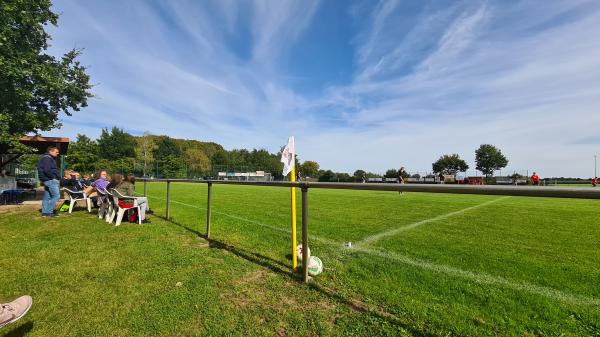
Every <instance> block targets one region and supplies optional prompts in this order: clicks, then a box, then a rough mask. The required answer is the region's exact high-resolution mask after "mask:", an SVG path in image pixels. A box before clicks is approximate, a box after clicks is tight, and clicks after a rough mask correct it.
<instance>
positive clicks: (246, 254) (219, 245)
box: [153, 214, 434, 336]
mask: <svg viewBox="0 0 600 337" xmlns="http://www.w3.org/2000/svg"><path fill="white" fill-rule="evenodd" d="M153 215H154V216H155V217H158V218H160V219H163V220H165V221H168V222H170V223H172V224H175V225H177V226H180V227H182V228H184V229H185V230H187V231H189V232H191V233H194V234H196V235H197V236H199V237H202V238H204V239H206V240H207V241H208V244H209V248H212V249H220V250H226V251H228V252H229V253H232V254H234V255H236V256H238V257H240V258H242V259H244V260H246V261H249V262H252V263H254V264H257V265H259V266H261V267H264V268H266V269H269V270H270V271H272V272H274V273H276V274H279V275H283V276H285V277H287V278H289V279H291V280H293V281H296V282H298V283H301V284H302V285H303V281H302V275H301V274H300V273H296V272H294V271H293V270H292V268H290V266H288V265H286V264H284V263H282V262H281V261H277V260H275V259H273V258H270V257H268V256H265V255H262V254H259V253H256V252H251V251H248V250H244V249H241V248H239V247H235V246H233V245H230V244H227V243H225V242H223V241H218V240H215V239H208V238H207V237H206V235H205V234H203V233H200V232H199V231H197V230H195V229H193V228H190V227H189V226H187V225H185V224H182V223H178V222H176V221H174V220H173V219H167V218H166V217H164V216H160V215H156V214H153ZM290 260H291V256H290ZM300 268H301V267H300ZM307 286H308V287H310V288H311V289H313V290H315V291H318V292H320V293H322V294H324V295H325V296H327V297H329V298H331V299H333V300H334V301H336V302H339V303H342V304H344V305H347V306H349V307H351V308H352V309H353V310H355V311H359V312H364V313H367V314H369V315H373V316H375V317H377V318H379V319H381V320H385V321H387V322H388V323H391V324H394V325H397V326H400V327H402V328H403V329H405V330H407V331H408V332H409V333H410V334H412V335H414V336H434V334H432V333H428V332H426V331H423V330H421V329H418V328H415V327H414V326H412V325H411V324H410V323H409V322H407V321H403V320H401V319H400V318H398V317H397V316H396V315H394V314H391V313H388V312H386V311H384V310H382V309H380V308H378V307H377V306H375V305H370V304H367V303H364V302H362V301H359V300H356V299H353V298H350V297H347V296H344V295H342V294H340V293H338V292H337V291H336V290H335V289H332V288H329V287H326V286H323V285H320V284H318V283H316V282H315V281H314V280H313V281H312V282H310V283H309V284H308V285H307Z"/></svg>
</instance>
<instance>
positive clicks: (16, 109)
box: [0, 0, 92, 153]
mask: <svg viewBox="0 0 600 337" xmlns="http://www.w3.org/2000/svg"><path fill="white" fill-rule="evenodd" d="M51 6H52V3H51V2H50V1H49V0H14V1H2V2H0V102H2V104H0V142H2V143H4V144H7V145H8V146H9V148H11V149H12V151H14V152H21V153H22V152H27V149H26V147H25V146H23V145H21V144H20V143H18V141H17V139H18V138H19V137H20V136H22V135H24V134H26V133H30V132H38V131H46V130H50V129H53V128H56V127H60V125H61V124H60V122H59V119H58V118H59V113H61V112H62V113H65V114H66V115H69V116H70V115H71V113H72V111H79V110H80V109H81V108H82V107H85V106H87V100H88V98H90V97H92V94H91V92H90V89H91V85H90V84H89V79H90V77H89V75H88V74H87V73H86V68H85V67H84V66H82V65H81V64H80V63H79V61H77V57H78V56H79V55H80V53H81V51H80V50H76V49H73V50H71V51H69V52H67V53H66V54H65V55H63V56H62V57H60V58H56V57H54V56H51V55H48V54H46V53H44V52H45V51H46V50H47V48H48V46H49V45H48V40H49V39H50V35H49V34H48V33H47V32H46V31H45V30H44V28H45V26H46V25H48V24H51V25H54V26H56V25H57V23H58V15H57V14H55V13H54V12H52V11H51V9H50V7H51Z"/></svg>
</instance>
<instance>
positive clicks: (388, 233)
mask: <svg viewBox="0 0 600 337" xmlns="http://www.w3.org/2000/svg"><path fill="white" fill-rule="evenodd" d="M506 198H510V196H506V197H502V198H498V199H494V200H490V201H486V202H484V203H481V204H478V205H475V206H471V207H467V208H463V209H459V210H458V211H454V212H450V213H446V214H442V215H439V216H436V217H433V218H430V219H425V220H421V221H418V222H414V223H411V224H408V225H404V226H402V227H398V228H394V229H390V230H387V231H383V232H380V233H377V234H374V235H371V236H367V237H366V238H364V239H362V240H361V241H358V242H356V244H355V245H356V246H358V247H361V246H366V245H369V244H371V243H373V242H375V241H379V240H381V239H383V238H385V237H388V236H394V235H396V234H398V233H400V232H404V231H407V230H409V229H413V228H415V227H419V226H421V225H424V224H428V223H431V222H436V221H439V220H443V219H447V218H450V217H453V216H455V215H458V214H462V213H465V212H468V211H471V210H474V209H477V208H480V207H484V206H487V205H489V204H493V203H495V202H498V201H500V200H504V199H506Z"/></svg>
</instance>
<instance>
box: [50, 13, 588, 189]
mask: <svg viewBox="0 0 600 337" xmlns="http://www.w3.org/2000/svg"><path fill="white" fill-rule="evenodd" d="M319 8H320V4H319V3H318V2H316V1H277V2H272V1H215V2H204V3H202V4H199V3H197V2H194V1H190V2H182V1H177V2H170V1H169V2H168V1H164V2H157V3H148V2H143V1H128V2H125V3H118V2H115V3H92V2H77V1H58V2H57V9H58V10H59V11H60V12H62V16H61V20H60V25H61V26H60V27H59V29H57V30H53V31H52V34H53V36H54V37H55V41H54V48H53V51H55V52H60V51H64V50H65V49H68V48H72V47H73V46H77V47H85V48H86V50H85V51H84V55H83V61H84V63H85V64H89V65H90V71H91V73H92V78H93V80H94V81H95V82H96V83H98V86H97V87H96V89H95V92H96V93H97V95H98V96H99V97H98V98H97V99H94V100H92V102H90V107H89V108H88V109H86V111H83V112H81V113H77V114H74V116H73V117H70V118H65V119H64V124H65V126H64V128H63V129H62V130H57V131H55V132H53V133H54V134H66V135H68V136H74V134H75V133H77V132H82V131H83V132H90V133H91V136H95V135H97V134H98V133H99V131H100V130H99V127H101V126H112V125H119V126H122V127H125V128H126V129H128V130H133V131H135V132H139V133H141V132H143V131H144V130H150V131H151V132H153V133H157V134H168V135H170V136H173V137H187V138H195V139H201V140H208V141H216V142H219V143H222V144H224V145H225V146H226V147H229V148H238V147H265V148H267V149H270V150H277V149H278V148H279V146H280V145H281V144H282V143H283V142H284V141H285V139H287V136H288V135H291V134H294V135H296V138H297V139H298V148H299V151H300V154H301V157H302V159H314V160H317V161H319V162H320V163H321V164H322V166H323V167H325V168H332V169H335V170H340V171H349V172H352V171H353V170H355V169H358V168H361V169H367V170H372V171H379V172H381V171H384V170H385V169H387V168H390V167H399V166H406V167H408V168H409V169H411V170H413V171H427V170H429V169H430V167H431V162H432V161H434V160H435V159H436V158H437V157H438V156H439V155H441V154H443V153H454V152H457V153H459V154H461V156H463V157H465V158H466V159H467V160H468V161H471V162H472V159H473V151H474V150H475V148H476V147H477V146H478V145H479V144H481V143H488V142H489V143H494V144H496V145H498V146H499V147H501V148H502V149H503V150H504V152H506V154H507V155H508V156H509V159H510V161H511V163H510V165H509V166H510V167H509V169H508V170H512V169H514V170H521V171H525V170H527V169H529V170H536V171H538V172H541V173H542V175H546V176H551V175H558V176H560V175H565V176H569V175H574V176H584V177H588V176H590V175H591V174H592V170H591V169H593V167H592V164H593V163H590V162H589V161H591V159H590V158H592V155H593V153H594V152H596V153H599V152H600V144H598V142H594V141H593V140H594V139H598V138H597V134H598V131H597V129H598V125H600V113H598V111H597V110H598V108H597V102H598V99H599V98H600V87H599V86H598V85H597V83H599V81H600V40H599V39H598V38H597V37H596V36H595V34H593V32H596V31H600V4H599V3H598V2H594V1H569V2H553V3H549V4H544V5H543V6H540V4H539V2H535V1H521V2H519V3H515V4H513V5H510V4H506V3H504V2H501V1H482V2H471V1H464V2H453V3H452V4H451V5H450V6H447V7H439V4H436V3H432V4H426V5H424V6H423V7H422V8H420V9H419V10H414V9H412V11H411V10H409V9H407V7H406V3H403V2H399V1H381V2H380V3H378V4H377V5H375V6H373V8H372V9H371V11H370V12H368V13H363V16H361V20H363V21H360V22H361V25H360V27H358V28H359V29H357V31H356V32H355V39H354V40H353V41H352V43H353V47H354V49H355V54H354V55H348V57H350V58H352V59H353V60H354V64H355V67H354V69H353V78H352V81H351V82H350V83H347V84H337V85H331V86H330V87H328V88H326V89H325V90H323V92H322V93H321V95H319V96H318V97H316V98H315V97H314V95H313V96H311V97H310V98H308V96H306V95H305V94H304V93H303V92H302V91H298V90H295V89H293V88H292V87H291V86H290V85H289V84H288V83H286V82H285V81H284V80H283V79H284V78H285V72H286V71H287V69H286V68H285V64H286V63H285V59H284V58H285V57H286V56H285V52H286V50H288V49H289V48H291V47H292V46H294V44H295V43H296V42H297V41H298V39H299V38H300V37H301V36H302V35H303V34H305V33H306V32H307V31H308V30H309V28H310V27H311V25H312V24H314V21H313V20H315V15H316V13H317V12H318V10H319ZM360 8H361V9H363V10H364V7H360ZM354 15H355V18H357V17H359V15H358V14H357V13H354ZM365 15H366V16H365ZM357 22H358V21H357ZM314 38H315V39H318V38H319V37H318V36H316V37H314ZM292 57H293V56H292ZM324 81H325V82H327V81H326V79H325V80H324ZM96 126H98V129H96ZM590 140H591V141H590ZM471 166H474V165H471Z"/></svg>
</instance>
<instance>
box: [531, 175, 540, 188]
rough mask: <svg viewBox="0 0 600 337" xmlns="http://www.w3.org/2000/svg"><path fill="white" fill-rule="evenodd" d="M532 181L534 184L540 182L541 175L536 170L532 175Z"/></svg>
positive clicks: (536, 184)
mask: <svg viewBox="0 0 600 337" xmlns="http://www.w3.org/2000/svg"><path fill="white" fill-rule="evenodd" d="M531 183H532V184H533V185H534V186H538V185H539V184H540V177H539V176H538V175H537V173H535V172H533V175H532V176H531Z"/></svg>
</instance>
